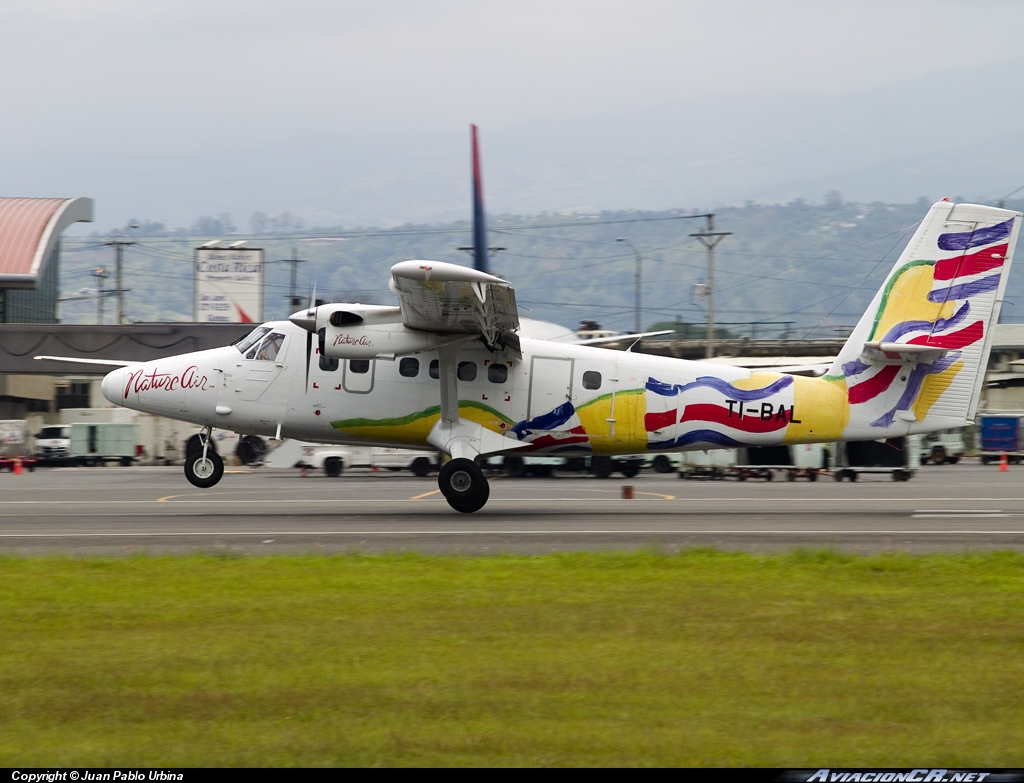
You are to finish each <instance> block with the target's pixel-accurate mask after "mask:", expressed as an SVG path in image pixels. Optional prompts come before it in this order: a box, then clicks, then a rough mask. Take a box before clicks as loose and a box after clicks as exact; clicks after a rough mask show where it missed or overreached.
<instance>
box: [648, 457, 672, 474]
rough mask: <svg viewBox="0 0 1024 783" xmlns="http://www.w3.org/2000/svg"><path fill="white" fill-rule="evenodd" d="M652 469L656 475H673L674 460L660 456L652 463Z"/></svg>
mask: <svg viewBox="0 0 1024 783" xmlns="http://www.w3.org/2000/svg"><path fill="white" fill-rule="evenodd" d="M651 467H653V468H654V471H655V472H656V473H671V472H672V460H670V459H669V458H668V457H666V456H665V455H664V454H659V455H658V456H657V457H655V458H654V462H653V463H651Z"/></svg>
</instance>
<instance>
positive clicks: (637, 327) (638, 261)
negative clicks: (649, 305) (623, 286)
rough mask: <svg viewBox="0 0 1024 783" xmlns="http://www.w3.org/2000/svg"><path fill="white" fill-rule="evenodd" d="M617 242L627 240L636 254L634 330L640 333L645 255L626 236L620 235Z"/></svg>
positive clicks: (641, 329) (641, 327) (641, 326)
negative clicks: (642, 268)
mask: <svg viewBox="0 0 1024 783" xmlns="http://www.w3.org/2000/svg"><path fill="white" fill-rule="evenodd" d="M615 241H616V242H625V243H626V244H627V245H629V249H630V250H632V251H633V255H634V256H636V272H635V274H634V276H633V332H634V333H635V334H640V332H642V331H643V319H642V318H641V316H640V311H641V309H642V308H641V306H640V305H641V301H642V300H641V294H640V291H641V288H640V270H641V264H642V262H643V256H641V255H640V251H639V250H637V249H636V248H635V247H634V246H633V243H632V242H630V241H629V240H628V239H626V238H625V237H618V238H617V239H616V240H615Z"/></svg>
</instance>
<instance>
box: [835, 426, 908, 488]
mask: <svg viewBox="0 0 1024 783" xmlns="http://www.w3.org/2000/svg"><path fill="white" fill-rule="evenodd" d="M832 448H833V454H832V457H833V467H832V478H834V479H835V480H836V481H843V480H847V481H856V480H857V476H858V475H860V474H862V473H887V474H889V475H890V476H892V480H893V481H910V479H911V478H913V476H914V473H915V472H916V471H917V469H918V468H919V467H921V447H920V436H919V435H907V436H905V437H900V438H886V440H885V442H884V443H879V442H878V441H875V440H854V441H849V442H847V443H834V444H832Z"/></svg>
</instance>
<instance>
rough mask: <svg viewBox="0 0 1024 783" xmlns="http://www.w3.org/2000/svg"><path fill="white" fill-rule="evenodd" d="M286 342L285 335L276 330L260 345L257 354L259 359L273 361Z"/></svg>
mask: <svg viewBox="0 0 1024 783" xmlns="http://www.w3.org/2000/svg"><path fill="white" fill-rule="evenodd" d="M283 343H284V335H283V334H280V333H278V332H274V333H273V334H271V335H268V336H267V339H265V340H264V341H263V344H262V345H260V351H259V353H258V354H256V358H257V359H261V360H263V361H269V362H272V361H274V360H275V359H277V354H278V353H279V352H280V350H281V345H282V344H283Z"/></svg>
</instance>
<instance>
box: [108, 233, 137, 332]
mask: <svg viewBox="0 0 1024 783" xmlns="http://www.w3.org/2000/svg"><path fill="white" fill-rule="evenodd" d="M138 227H139V224H138V223H129V224H128V225H127V226H126V227H125V228H122V229H121V231H120V232H119V233H118V235H117V236H116V237H114V238H113V239H111V240H110V241H109V242H104V243H103V244H105V245H108V246H110V247H113V248H114V293H115V294H116V295H117V323H119V324H123V323H124V293H125V288H124V246H125V245H134V244H137V243H136V242H135V240H134V239H123V237H124V234H125V232H126V231H128V230H130V229H133V228H138ZM101 271H102V270H101Z"/></svg>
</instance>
